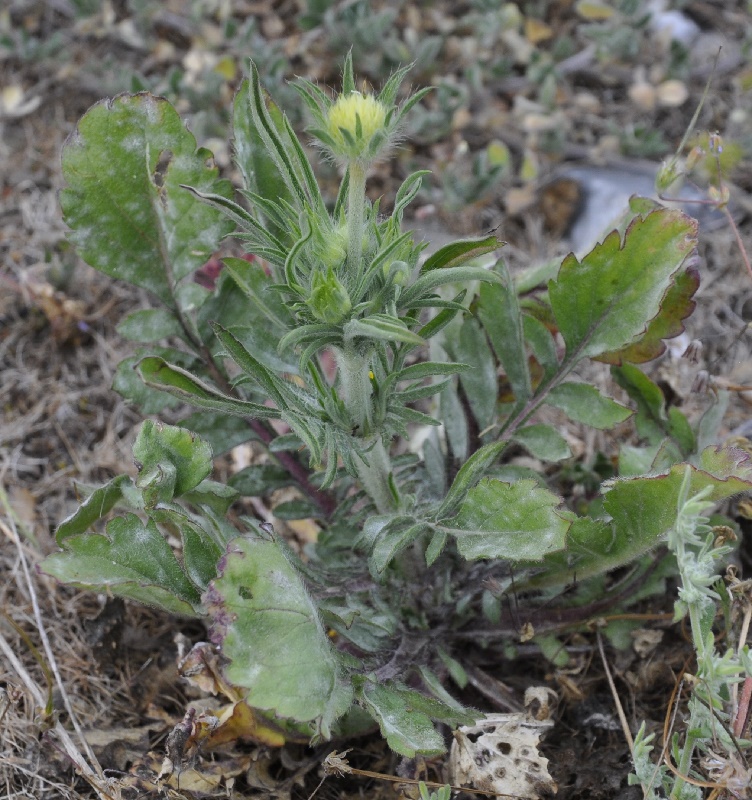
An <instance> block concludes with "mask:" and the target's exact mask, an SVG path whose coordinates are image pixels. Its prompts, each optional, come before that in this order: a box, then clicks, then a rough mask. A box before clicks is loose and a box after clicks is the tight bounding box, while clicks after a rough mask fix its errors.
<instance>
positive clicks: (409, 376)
mask: <svg viewBox="0 0 752 800" xmlns="http://www.w3.org/2000/svg"><path fill="white" fill-rule="evenodd" d="M468 369H472V366H471V365H470V364H457V363H455V362H452V361H420V362H419V363H417V364H411V365H410V366H409V367H405V368H404V369H403V370H401V371H400V372H399V373H397V377H396V380H398V381H417V380H423V379H424V378H431V377H433V376H434V375H456V374H457V373H458V372H465V371H466V370H468Z"/></svg>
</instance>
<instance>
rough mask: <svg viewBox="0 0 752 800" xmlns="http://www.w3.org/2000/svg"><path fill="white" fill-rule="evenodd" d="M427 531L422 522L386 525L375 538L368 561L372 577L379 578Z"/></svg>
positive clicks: (427, 528) (426, 526)
mask: <svg viewBox="0 0 752 800" xmlns="http://www.w3.org/2000/svg"><path fill="white" fill-rule="evenodd" d="M426 530H429V527H428V525H426V523H424V522H418V523H414V524H410V523H407V524H404V523H403V524H397V525H386V526H385V527H384V528H382V530H381V531H379V534H378V536H377V537H376V541H375V544H374V546H373V551H372V553H371V555H370V557H369V559H368V569H369V570H370V572H371V574H372V575H375V576H377V577H378V576H380V575H381V574H382V573H383V572H384V570H385V569H386V568H387V567H388V566H389V564H390V563H391V561H392V559H393V558H394V557H395V556H396V555H398V554H399V553H401V552H402V551H403V550H405V549H406V548H407V547H409V546H410V545H411V544H412V543H413V542H414V541H415V540H416V539H417V538H418V537H419V536H420V535H421V534H422V533H425V531H426Z"/></svg>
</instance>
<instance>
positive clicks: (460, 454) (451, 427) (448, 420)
mask: <svg viewBox="0 0 752 800" xmlns="http://www.w3.org/2000/svg"><path fill="white" fill-rule="evenodd" d="M439 419H440V420H441V422H442V423H443V424H444V430H445V432H446V438H447V444H448V445H449V450H450V451H451V454H452V456H453V457H454V458H455V459H457V460H458V461H464V460H465V459H466V458H467V451H468V449H469V447H470V434H469V431H468V426H467V419H466V417H465V409H464V408H463V407H462V403H460V398H459V395H458V394H457V387H456V386H455V384H454V382H453V381H450V382H449V383H447V385H446V386H445V387H444V388H443V390H442V392H441V395H440V397H439Z"/></svg>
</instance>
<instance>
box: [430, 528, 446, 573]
mask: <svg viewBox="0 0 752 800" xmlns="http://www.w3.org/2000/svg"><path fill="white" fill-rule="evenodd" d="M448 537H449V534H448V533H447V532H446V531H441V530H439V531H435V532H434V534H433V536H432V537H431V541H430V542H429V543H428V547H427V548H426V566H428V567H430V566H431V564H433V563H434V561H436V559H437V558H438V557H439V556H440V555H441V553H442V551H443V549H444V547H445V546H446V543H447V539H448Z"/></svg>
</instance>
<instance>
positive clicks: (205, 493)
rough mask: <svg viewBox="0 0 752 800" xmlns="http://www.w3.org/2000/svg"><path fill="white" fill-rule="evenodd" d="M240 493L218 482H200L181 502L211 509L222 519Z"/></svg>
mask: <svg viewBox="0 0 752 800" xmlns="http://www.w3.org/2000/svg"><path fill="white" fill-rule="evenodd" d="M239 496H240V492H238V491H237V490H236V489H233V488H232V487H231V486H228V485H227V484H226V483H221V482H220V481H210V480H206V481H201V483H199V485H198V486H197V487H196V488H195V489H191V491H189V492H186V493H185V494H184V495H183V500H185V501H186V502H187V503H191V504H192V505H194V506H204V507H205V508H211V509H212V511H214V513H215V514H217V515H218V516H220V517H224V516H225V514H227V512H228V511H229V509H230V506H231V505H232V504H233V503H234V502H235V501H236V500H237V499H238V497H239Z"/></svg>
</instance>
